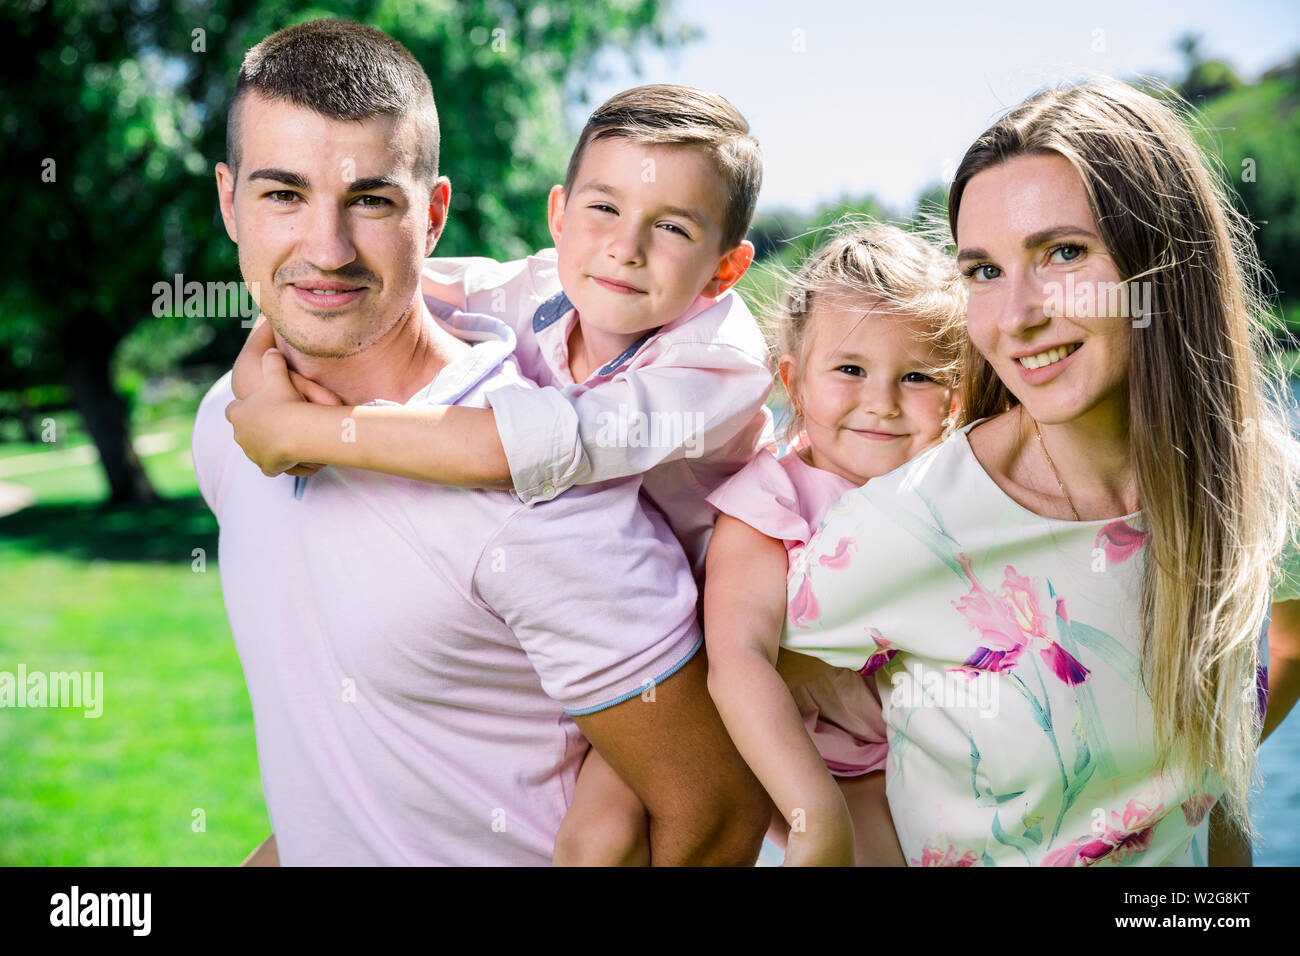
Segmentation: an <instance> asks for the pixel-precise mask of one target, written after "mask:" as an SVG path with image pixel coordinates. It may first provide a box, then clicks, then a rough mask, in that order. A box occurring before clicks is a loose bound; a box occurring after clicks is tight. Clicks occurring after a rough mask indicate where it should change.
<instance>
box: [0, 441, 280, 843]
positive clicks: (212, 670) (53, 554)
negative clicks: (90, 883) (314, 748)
mask: <svg viewBox="0 0 1300 956" xmlns="http://www.w3.org/2000/svg"><path fill="white" fill-rule="evenodd" d="M189 424H190V417H189V416H180V417H177V418H175V419H170V420H167V421H164V422H158V423H153V424H151V425H149V426H147V430H148V431H152V432H159V431H160V432H172V433H174V435H175V438H176V439H177V444H176V445H175V446H174V447H173V448H172V449H171V450H169V451H164V452H162V453H159V454H157V455H154V456H151V457H148V458H146V459H145V463H146V467H147V468H148V470H149V472H150V476H151V478H152V479H153V481H154V483H155V487H157V488H158V490H159V491H160V492H162V493H163V494H165V495H167V496H168V501H167V502H166V503H165V504H164V505H162V506H159V507H155V508H145V509H130V510H117V511H111V512H104V511H102V510H101V509H99V508H98V507H97V506H96V505H93V504H88V503H87V502H93V501H96V500H98V499H99V498H100V497H101V496H102V494H103V487H104V486H103V478H102V475H101V473H100V469H99V466H98V465H97V464H94V463H92V464H88V465H79V466H73V467H67V468H60V469H56V470H51V471H44V472H36V473H31V474H26V475H21V476H15V477H10V478H5V479H3V480H5V481H8V482H10V483H12V484H22V485H26V486H27V487H29V488H31V489H33V491H34V492H35V493H36V495H37V501H36V503H35V504H34V505H33V506H31V507H29V508H27V509H25V510H23V511H20V512H18V513H17V514H14V515H10V516H9V517H6V518H0V608H3V616H2V619H3V626H2V628H0V670H5V671H9V672H11V673H13V672H16V670H17V667H18V665H19V664H20V663H21V664H24V665H26V668H27V671H28V673H33V672H37V671H44V672H49V671H74V670H75V671H92V672H96V671H97V672H101V673H102V674H103V705H102V706H103V713H102V715H101V716H100V717H98V718H87V717H85V716H84V715H83V711H82V710H76V709H70V708H60V709H55V708H43V709H30V708H22V709H19V708H13V709H10V708H5V709H4V710H0V768H3V769H2V772H0V865H74V866H75V865H87V866H104V865H108V866H116V865H228V864H232V863H238V862H239V861H240V860H241V859H242V858H243V857H244V856H245V855H247V853H248V852H249V851H250V850H251V849H252V848H253V847H254V846H256V844H257V843H259V842H260V841H261V840H262V839H263V838H264V837H265V836H266V834H267V833H268V832H270V825H269V823H268V822H267V818H266V809H265V804H264V802H263V799H262V790H261V782H260V779H259V776H258V769H257V754H256V749H255V744H254V737H253V722H252V712H251V710H250V708H249V703H248V694H247V691H246V689H245V687H244V680H243V674H242V672H241V670H240V667H239V660H238V657H237V656H236V654H235V649H234V644H233V642H232V641H231V637H230V629H229V626H228V624H227V621H226V614H225V609H224V606H223V605H222V601H221V589H220V582H219V580H218V575H217V564H216V522H215V521H214V519H213V518H212V516H211V515H210V514H209V513H208V511H207V508H206V507H205V506H204V504H203V501H202V499H201V498H199V496H198V492H197V489H196V488H195V486H194V475H193V472H192V470H191V469H190V466H189V450H188V448H189ZM46 447H47V448H48V447H49V446H46ZM64 447H67V446H66V445H65V446H64ZM39 450H40V448H39V447H35V448H34V447H32V446H28V447H27V448H26V449H22V448H17V449H16V448H15V447H14V446H12V445H9V446H6V448H5V452H6V454H5V455H4V456H0V457H10V456H11V455H13V454H18V453H23V452H26V453H33V452H36V451H39ZM196 548H201V549H203V554H204V559H205V563H206V567H205V569H204V570H202V571H196V570H195V569H194V565H195V558H194V549H196Z"/></svg>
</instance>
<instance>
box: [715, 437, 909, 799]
mask: <svg viewBox="0 0 1300 956" xmlns="http://www.w3.org/2000/svg"><path fill="white" fill-rule="evenodd" d="M805 440H806V439H805ZM799 447H802V443H801V444H800V446H799ZM853 487H854V484H853V482H851V481H849V480H848V479H846V478H841V477H840V476H839V475H837V474H835V473H834V472H829V471H824V470H822V469H821V468H814V467H813V466H812V465H809V464H808V463H807V462H805V461H804V460H803V459H802V458H800V457H799V455H798V453H797V450H791V451H790V452H789V453H787V454H785V455H783V456H781V457H780V458H777V457H776V456H775V455H773V454H769V453H768V452H760V453H759V455H758V457H757V458H755V459H754V460H753V461H752V462H750V463H749V464H748V465H746V466H745V467H744V468H742V469H741V470H740V471H738V472H737V473H736V474H735V475H734V476H733V477H732V478H731V479H730V480H729V481H727V482H726V483H725V484H723V485H722V486H721V487H719V488H718V489H717V490H716V491H715V492H713V494H711V495H709V499H708V500H709V503H710V504H711V505H713V507H715V508H717V509H718V510H719V511H720V512H722V513H723V514H726V515H731V516H732V517H733V518H737V519H739V520H741V521H743V522H745V524H747V525H749V526H750V527H751V528H753V529H754V530H755V531H759V532H761V533H762V534H765V535H767V536H768V537H769V538H776V539H777V540H778V541H780V542H782V543H783V544H784V545H785V548H786V553H787V554H788V555H789V558H790V565H791V566H792V567H793V566H794V562H795V560H796V558H797V557H798V555H799V553H800V552H801V551H802V550H803V549H804V548H805V547H806V546H807V544H808V542H809V541H810V540H811V539H812V536H813V535H814V534H816V532H817V528H818V527H819V526H820V525H821V523H822V520H823V519H824V518H825V517H826V513H827V512H828V511H830V508H831V505H833V504H835V502H836V501H837V500H838V499H839V497H840V496H841V495H843V494H844V493H845V492H846V491H848V490H850V489H851V488H853ZM791 694H792V696H793V697H794V701H795V704H796V705H797V706H798V708H799V713H800V715H801V716H802V717H803V722H804V726H805V727H806V728H807V730H808V735H809V736H810V737H812V741H813V744H815V745H816V747H817V752H818V753H819V754H821V756H822V759H823V760H824V761H825V762H826V767H827V769H829V770H830V772H831V773H833V774H835V775H836V776H840V777H856V776H860V775H862V774H865V773H870V772H871V771H873V770H883V769H885V758H886V757H887V756H888V754H889V746H888V744H887V742H886V739H885V718H884V715H883V713H882V711H881V707H880V693H879V691H878V690H877V689H876V686H875V678H873V677H866V676H864V675H862V674H859V673H856V672H854V671H851V670H846V669H844V668H838V667H837V668H835V669H834V670H831V671H828V672H827V673H825V674H819V675H818V676H817V677H815V678H813V679H812V680H810V681H808V683H806V684H804V685H802V686H800V687H796V688H795V689H794V690H792V691H791Z"/></svg>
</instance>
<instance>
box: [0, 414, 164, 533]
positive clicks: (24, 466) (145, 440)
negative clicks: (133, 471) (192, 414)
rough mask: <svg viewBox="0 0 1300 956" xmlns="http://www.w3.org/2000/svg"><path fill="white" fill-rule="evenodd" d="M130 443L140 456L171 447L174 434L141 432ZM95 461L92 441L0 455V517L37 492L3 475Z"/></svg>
mask: <svg viewBox="0 0 1300 956" xmlns="http://www.w3.org/2000/svg"><path fill="white" fill-rule="evenodd" d="M131 444H132V445H133V446H134V448H135V453H136V454H137V455H139V456H140V457H141V458H143V457H144V456H146V455H157V454H160V453H161V452H165V451H171V450H172V449H173V448H175V447H176V436H175V435H174V434H168V433H166V432H159V433H157V434H154V435H141V436H140V437H139V438H137V439H135V440H134V441H133V442H132V443H131ZM97 461H99V451H98V450H97V449H96V448H95V446H94V445H78V446H77V447H76V448H53V449H50V450H49V451H37V452H32V453H30V454H27V455H14V456H13V457H12V458H0V518H3V517H4V516H5V515H11V514H13V513H15V512H17V511H21V510H22V509H24V508H26V507H27V506H28V505H30V504H31V503H32V502H33V501H35V500H36V493H35V492H34V491H32V490H31V489H30V488H28V487H26V486H25V485H17V484H14V483H13V482H11V481H4V480H3V479H5V478H13V477H16V476H18V475H34V474H39V473H40V472H42V471H54V470H55V469H59V468H73V467H75V466H77V465H93V464H94V463H95V462H97Z"/></svg>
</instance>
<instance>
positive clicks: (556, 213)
mask: <svg viewBox="0 0 1300 956" xmlns="http://www.w3.org/2000/svg"><path fill="white" fill-rule="evenodd" d="M564 200H565V195H564V187H563V186H552V187H551V195H550V196H549V197H548V198H547V200H546V225H547V227H548V228H549V229H550V230H551V240H552V241H553V242H554V243H555V244H556V245H557V246H558V245H559V244H560V234H561V233H562V232H563V231H564Z"/></svg>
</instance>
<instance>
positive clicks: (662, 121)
mask: <svg viewBox="0 0 1300 956" xmlns="http://www.w3.org/2000/svg"><path fill="white" fill-rule="evenodd" d="M611 136H621V137H623V138H624V139H627V140H630V141H631V142H633V143H642V144H645V145H647V146H694V147H698V148H700V149H702V150H704V151H705V152H706V153H707V154H708V156H709V158H710V159H711V160H712V161H713V164H714V166H715V168H716V169H717V171H718V175H719V176H721V177H722V181H723V183H725V184H726V190H727V196H726V206H725V212H724V215H723V224H722V248H723V249H730V248H732V247H733V246H735V245H737V244H739V243H740V241H741V240H742V239H744V238H745V233H747V232H748V231H749V224H750V221H751V220H752V219H753V218H754V205H755V203H757V202H758V189H759V186H761V185H762V183H763V159H762V156H761V154H760V153H759V149H758V141H757V140H755V139H754V138H753V137H752V136H750V135H749V124H748V123H747V122H745V117H743V116H742V115H740V111H739V110H737V109H736V108H735V107H734V106H732V105H731V104H730V103H729V102H727V100H725V99H723V98H722V97H721V96H718V95H717V94H716V93H709V92H707V91H705V90H697V89H692V88H691V87H689V86H673V85H671V84H667V83H655V84H651V85H649V86H638V87H636V88H635V89H631V90H624V91H623V92H622V93H619V94H617V95H615V96H614V97H612V98H610V99H609V100H607V101H606V102H605V103H604V104H602V105H601V106H600V107H599V108H598V109H597V110H596V111H595V112H594V113H592V114H591V118H590V119H589V120H587V125H586V126H584V127H583V128H582V135H580V136H579V137H578V145H577V146H575V147H574V149H573V155H572V156H570V157H569V169H568V172H567V173H566V174H565V177H564V191H565V192H566V193H569V192H572V190H573V181H574V179H575V178H576V177H577V175H578V167H579V166H580V165H581V164H582V154H583V153H585V152H586V151H587V146H588V145H589V144H590V143H591V142H593V141H594V140H598V139H606V138H607V137H611Z"/></svg>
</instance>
